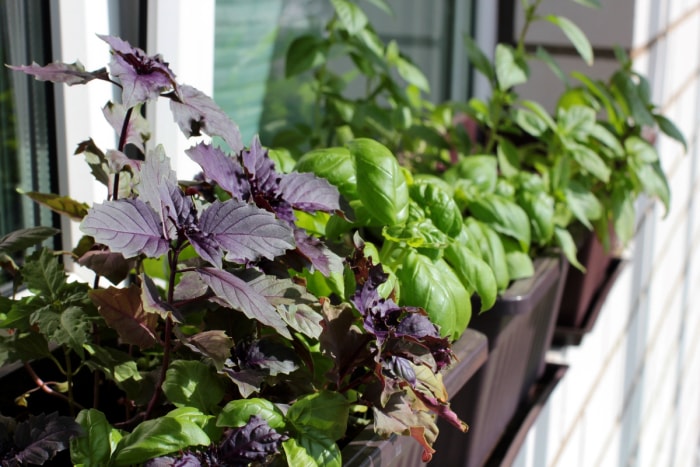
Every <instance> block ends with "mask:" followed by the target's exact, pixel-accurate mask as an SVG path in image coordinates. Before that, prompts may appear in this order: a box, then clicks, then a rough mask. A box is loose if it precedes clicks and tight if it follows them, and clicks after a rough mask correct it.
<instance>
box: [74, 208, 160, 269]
mask: <svg viewBox="0 0 700 467" xmlns="http://www.w3.org/2000/svg"><path fill="white" fill-rule="evenodd" d="M80 230H82V231H83V232H84V233H85V234H87V235H91V236H92V237H94V238H95V241H96V242H98V243H102V244H104V245H107V246H108V247H109V249H110V250H111V251H113V252H115V253H121V254H123V255H124V257H125V258H131V257H134V256H137V255H139V254H144V255H146V256H147V257H149V258H157V257H159V256H162V255H164V254H165V252H167V251H168V246H169V244H168V241H167V240H166V239H165V238H164V236H163V229H162V225H161V223H160V220H159V219H158V215H157V214H156V212H155V211H154V210H153V209H151V208H150V207H149V206H148V205H147V204H146V203H144V202H143V201H141V200H139V199H120V200H117V201H107V202H105V203H103V204H95V205H94V206H93V207H92V209H90V210H89V211H88V214H87V216H86V217H85V219H84V220H83V222H81V224H80Z"/></svg>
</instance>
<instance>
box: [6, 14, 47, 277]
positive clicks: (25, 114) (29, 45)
mask: <svg viewBox="0 0 700 467" xmlns="http://www.w3.org/2000/svg"><path fill="white" fill-rule="evenodd" d="M50 32H51V28H50V18H49V2H48V1H44V0H28V1H24V0H0V63H2V64H3V65H4V64H13V65H15V64H16V65H20V64H27V63H31V62H32V60H34V61H36V62H39V63H41V62H43V63H48V62H50V61H51V43H50ZM53 115H54V109H53V91H52V87H51V85H50V84H47V83H43V82H38V81H35V80H34V79H33V78H31V77H29V76H26V75H24V74H22V73H17V72H14V71H12V70H10V69H9V68H7V67H5V66H2V67H1V68H0V235H5V234H7V233H8V232H11V231H13V230H16V229H19V228H23V227H29V226H35V225H45V226H50V225H56V224H57V219H56V217H55V216H54V215H53V214H52V213H51V211H49V210H48V209H46V208H42V207H39V206H38V205H36V204H35V203H34V202H33V201H31V200H30V199H29V198H27V197H25V196H22V195H20V194H19V193H18V192H17V189H21V190H24V191H40V192H52V191H56V190H55V188H56V184H57V180H56V174H57V168H56V158H55V137H54V122H53ZM5 280H6V278H5V277H4V276H3V277H1V278H0V283H2V282H4V281H5Z"/></svg>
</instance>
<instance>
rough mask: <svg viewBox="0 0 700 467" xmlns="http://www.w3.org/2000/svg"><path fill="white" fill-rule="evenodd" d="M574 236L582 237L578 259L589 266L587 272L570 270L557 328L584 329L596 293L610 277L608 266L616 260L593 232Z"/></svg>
mask: <svg viewBox="0 0 700 467" xmlns="http://www.w3.org/2000/svg"><path fill="white" fill-rule="evenodd" d="M574 235H576V236H577V237H578V238H579V241H578V242H577V243H578V258H579V261H580V262H581V264H583V265H584V266H585V267H586V272H585V273H582V272H581V271H579V270H578V269H576V268H573V267H572V268H570V270H569V274H568V276H567V278H566V285H565V286H564V295H563V298H562V301H561V306H560V307H559V316H558V318H557V326H561V327H565V328H580V327H581V326H582V324H583V321H584V319H585V318H586V314H587V313H588V311H589V309H590V307H591V305H592V304H593V301H594V299H595V296H596V293H597V292H598V290H600V289H601V287H602V286H603V285H604V284H605V281H606V279H607V278H608V275H609V274H608V267H609V266H610V263H611V262H612V261H613V259H615V258H614V257H613V255H612V254H611V253H609V252H606V251H605V248H603V245H602V244H601V243H600V241H598V238H597V237H596V236H595V234H594V233H593V232H590V231H585V232H577V233H575V234H574Z"/></svg>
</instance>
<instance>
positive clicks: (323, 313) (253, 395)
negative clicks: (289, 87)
mask: <svg viewBox="0 0 700 467" xmlns="http://www.w3.org/2000/svg"><path fill="white" fill-rule="evenodd" d="M100 38H101V39H102V40H104V41H105V42H106V43H107V44H108V45H109V46H110V49H111V56H112V58H111V62H110V64H109V69H107V68H104V69H99V70H95V71H86V70H85V69H84V67H83V66H82V65H81V64H80V63H79V62H75V63H73V64H65V63H53V64H50V65H47V66H40V65H37V64H32V65H29V66H13V67H11V68H13V69H15V70H18V71H22V72H25V73H27V74H31V75H34V76H35V77H36V78H37V79H39V80H46V81H52V82H54V83H66V84H68V85H77V84H86V83H88V82H91V81H94V80H101V81H108V82H110V83H112V84H114V85H115V86H117V87H118V88H120V89H121V103H112V102H110V103H108V104H107V105H106V106H105V107H104V109H103V111H104V115H105V117H106V119H107V121H108V122H109V123H110V124H111V126H112V127H113V128H114V129H115V131H116V134H117V137H118V144H117V147H116V148H115V149H110V150H106V151H105V150H102V149H101V148H99V147H97V145H96V144H95V142H94V141H92V140H87V141H84V142H81V143H80V144H79V145H78V149H77V151H76V153H84V154H86V155H89V156H90V157H89V158H88V161H89V162H88V163H89V164H90V166H91V169H92V173H93V175H94V176H95V178H96V179H97V180H98V181H100V182H102V183H104V184H105V185H107V187H108V188H109V196H108V199H107V200H105V201H103V202H102V203H96V204H94V205H93V206H91V207H89V206H86V205H83V204H82V203H78V202H76V201H74V200H71V199H70V198H67V197H61V196H58V195H51V194H40V193H29V196H30V197H32V198H33V199H35V200H37V201H39V202H41V203H43V204H44V205H46V206H48V207H50V208H51V209H53V210H54V211H57V212H59V213H61V214H63V215H68V216H69V217H71V218H72V219H74V220H79V221H80V229H81V230H82V232H83V233H84V234H85V237H84V238H83V239H82V240H81V242H80V244H79V245H78V246H77V247H76V249H75V250H73V252H72V255H73V256H74V257H75V258H76V259H77V262H78V264H80V265H82V266H85V267H88V268H90V269H92V270H93V271H94V272H95V274H96V278H95V281H94V283H93V286H92V287H90V286H88V285H86V284H82V283H75V282H70V281H68V280H67V277H66V273H65V271H64V270H63V266H62V265H61V264H60V262H59V257H58V255H56V254H54V253H53V252H51V251H49V250H47V249H40V250H37V251H36V252H35V253H34V254H31V255H29V256H27V257H26V258H25V261H24V264H22V265H21V266H18V265H17V264H15V263H14V262H12V261H4V262H3V263H2V264H3V266H4V267H5V269H6V270H7V271H8V272H9V273H10V274H11V275H13V277H14V278H15V282H16V285H17V286H19V285H21V284H23V285H25V286H26V287H27V288H28V289H29V290H30V291H31V292H34V295H32V296H30V297H25V298H15V299H8V298H2V297H0V298H2V300H0V328H2V329H6V330H9V331H10V333H9V335H8V336H4V335H1V336H0V364H2V363H3V362H7V361H13V360H19V361H22V362H23V363H24V366H25V370H26V371H27V372H28V373H29V375H30V376H31V378H32V379H33V380H34V382H35V383H36V385H37V387H35V388H32V389H29V390H26V391H25V392H24V394H22V395H21V397H20V399H22V400H23V401H25V402H26V401H27V398H28V396H29V395H30V394H32V393H35V392H36V391H39V390H40V391H41V392H44V393H47V394H49V395H51V396H52V397H56V398H58V399H62V400H64V401H65V402H66V405H67V407H68V408H69V410H68V413H71V414H75V413H76V412H77V416H75V420H74V421H72V424H71V419H67V418H61V420H62V422H61V423H62V425H61V426H63V427H64V429H62V430H61V431H62V433H63V435H62V436H63V437H62V438H61V435H60V434H58V433H50V434H48V435H45V436H44V435H42V436H44V438H43V440H44V442H43V444H42V442H41V440H40V441H39V442H37V443H34V444H32V446H34V449H38V450H39V451H40V452H44V451H42V449H43V448H42V446H44V445H47V446H49V445H50V446H51V448H50V452H49V451H46V452H44V454H46V455H45V456H44V457H45V458H49V457H51V456H53V455H54V454H55V452H56V451H57V448H56V444H51V442H48V441H51V440H53V439H54V438H53V437H57V438H56V439H59V438H60V441H61V443H62V444H61V449H64V448H65V447H66V446H67V445H68V443H70V457H71V460H72V462H73V463H78V464H89V465H107V464H116V465H122V464H144V463H145V465H149V466H175V465H177V466H198V465H246V464H248V463H261V464H264V463H267V462H272V461H273V460H275V459H277V461H279V460H280V459H282V460H285V461H286V462H287V463H288V464H290V465H298V464H302V463H303V464H304V465H341V454H340V447H339V445H338V441H339V440H342V439H345V438H346V436H347V434H346V433H347V431H348V420H349V419H353V418H355V417H354V416H352V414H353V413H354V412H353V411H352V410H351V408H352V407H356V406H361V405H364V406H371V407H372V414H373V423H374V426H375V430H376V431H377V432H379V433H381V434H384V435H387V434H391V433H395V432H398V433H402V434H410V435H411V436H413V437H414V438H415V439H416V440H417V441H418V442H420V443H421V445H422V446H423V450H424V452H423V460H426V461H427V460H429V459H430V456H431V454H432V452H433V450H432V447H431V445H432V443H433V441H434V440H435V437H436V436H437V427H436V425H435V419H434V415H435V414H437V415H439V416H442V417H444V418H446V419H447V420H449V421H450V422H451V423H452V424H454V425H455V426H456V427H458V428H459V429H462V430H466V425H465V424H464V423H463V422H461V421H460V420H459V419H458V417H457V416H456V415H455V414H454V413H453V412H452V411H451V410H450V409H449V406H448V404H447V395H446V394H445V391H444V386H443V385H442V381H441V379H440V377H439V372H440V370H442V369H444V368H445V367H447V366H448V365H449V364H450V363H451V361H452V360H453V358H454V356H453V354H452V352H451V351H450V346H449V342H448V340H447V339H444V338H441V337H440V334H439V332H438V329H437V328H436V327H435V325H433V324H432V323H431V322H430V320H429V319H428V318H427V316H426V315H425V313H424V312H423V310H421V309H419V308H411V307H400V306H398V305H397V304H396V303H395V302H394V300H393V299H392V298H391V297H386V296H381V295H380V293H379V286H380V285H381V284H383V283H384V282H385V281H386V280H387V275H386V274H385V273H384V271H383V269H382V267H381V265H379V264H373V262H372V260H371V259H370V258H367V257H365V255H364V252H363V243H362V240H361V239H359V237H356V238H354V239H349V241H348V242H346V244H344V245H331V246H329V245H328V244H327V243H326V242H325V241H324V240H323V239H322V238H320V237H318V236H316V235H312V234H310V233H308V232H307V231H306V230H305V229H303V228H301V227H300V226H299V222H298V220H297V218H298V217H299V216H300V213H305V215H312V216H313V215H316V213H319V212H320V213H327V214H329V215H339V216H343V213H342V211H341V208H340V197H339V194H338V191H337V190H336V188H335V187H334V186H332V185H331V184H329V183H328V182H327V181H326V180H325V179H321V178H318V177H316V176H314V175H312V174H309V173H282V172H280V171H278V170H277V169H276V166H275V164H274V162H273V160H272V159H271V158H270V157H269V153H268V150H267V149H265V148H264V147H263V146H262V144H261V142H260V141H259V140H258V139H257V138H255V139H254V140H253V141H252V143H251V144H250V146H249V147H244V145H243V143H242V141H241V136H240V133H239V131H238V128H237V126H236V124H235V123H234V122H233V121H232V120H231V119H230V118H229V117H228V116H227V115H226V114H225V113H224V112H223V111H222V110H221V109H220V108H219V107H218V106H217V105H216V104H215V103H214V102H213V100H212V99H211V98H209V97H208V96H206V95H204V94H203V93H202V92H200V91H198V90H197V89H195V88H193V87H191V86H187V85H184V84H180V83H179V82H178V81H177V79H176V76H175V74H174V73H173V72H172V71H171V70H170V68H169V66H168V64H167V63H166V62H164V61H163V59H162V58H161V57H160V56H159V55H155V56H149V55H147V54H146V53H145V52H144V51H143V50H140V49H138V48H135V47H132V46H131V45H129V44H128V43H127V42H125V41H123V40H121V39H118V38H115V37H109V36H100ZM162 98H165V99H168V100H169V101H170V109H171V111H172V114H173V117H174V120H175V122H176V124H177V125H178V126H179V128H180V129H181V130H182V132H183V133H184V134H185V136H187V137H191V136H200V135H202V134H204V135H208V136H210V137H217V138H218V139H220V141H222V142H223V143H222V144H220V145H215V144H214V143H211V142H200V143H198V144H196V145H194V146H192V147H191V148H190V149H188V150H187V151H186V153H187V155H188V156H189V157H190V158H191V159H192V160H194V161H195V162H196V163H197V164H199V166H200V167H201V169H202V172H201V173H200V174H199V175H198V176H197V177H196V178H195V180H193V181H188V182H185V181H181V180H178V177H177V175H176V173H175V172H174V171H173V170H172V169H171V167H170V162H169V158H168V156H167V155H166V154H165V152H164V150H163V148H162V147H161V146H156V147H151V145H150V144H149V141H148V139H149V137H150V131H149V130H148V123H147V120H146V119H145V118H144V116H143V114H142V108H143V105H144V104H145V103H146V102H148V101H150V100H154V99H162ZM218 139H217V140H218ZM54 233H55V232H54V231H53V230H50V229H45V228H36V229H25V230H23V231H20V232H15V233H12V234H9V235H6V236H5V237H3V238H2V239H0V255H4V257H8V254H9V253H14V252H16V251H20V250H24V249H26V248H27V247H29V246H31V245H34V244H36V243H38V242H39V241H41V240H43V239H44V238H46V237H48V236H50V235H53V234H54ZM341 251H342V253H337V252H341ZM343 257H345V259H343ZM304 271H306V273H304ZM314 271H316V272H317V273H320V274H322V275H324V276H329V275H331V274H335V275H340V276H341V277H342V276H343V275H345V278H346V280H345V283H347V284H348V286H347V287H346V290H347V291H348V292H347V294H337V293H336V294H333V295H332V296H330V297H319V296H316V295H314V294H313V293H311V292H310V291H309V290H308V289H307V288H306V287H305V284H306V279H305V278H306V277H309V276H308V274H309V273H314ZM101 277H105V278H107V279H109V280H110V281H111V282H112V283H114V284H120V286H118V287H117V286H109V287H106V288H105V287H100V286H99V285H100V278H101ZM343 295H346V296H343ZM53 347H57V348H58V349H60V351H59V354H60V357H61V358H63V359H64V360H63V361H60V359H59V358H58V357H56V356H55V355H54V354H55V352H54V353H52V352H51V351H50V350H49V349H50V348H53ZM44 357H46V358H47V359H49V360H51V361H53V362H54V363H55V364H56V366H57V367H58V368H59V371H60V372H61V373H62V374H63V375H65V378H66V379H67V381H65V382H46V381H44V380H42V379H41V377H40V376H39V375H38V374H37V372H36V371H35V368H34V365H33V363H32V361H33V360H36V359H40V358H44ZM76 362H77V363H76ZM86 373H87V374H89V375H91V377H92V380H91V383H90V382H89V383H87V384H86V383H85V382H84V379H81V378H84V376H85V374H86ZM86 389H87V390H86ZM106 389H108V390H106ZM113 393H116V394H117V396H116V397H115V398H114V399H108V398H107V397H108V396H107V394H113ZM115 400H116V401H119V403H118V405H117V404H116V403H115V402H114V401H115ZM115 406H118V407H119V409H118V410H114V407H115ZM1 420H4V418H2V417H0V421H1ZM57 426H58V425H57ZM65 427H68V428H65ZM47 437H48V438H49V439H48V441H47ZM15 438H17V435H15ZM12 439H14V438H12V436H11V430H10V429H9V428H4V427H3V426H0V461H2V462H3V465H5V464H4V462H5V461H7V462H10V465H14V464H12V463H11V462H14V461H13V459H14V460H16V459H18V458H17V456H18V455H19V454H18V453H21V452H22V450H21V449H20V448H21V446H20V448H18V447H17V446H15V445H12V442H11V440H12ZM69 440H70V441H69ZM108 440H112V442H111V443H110V442H108ZM37 446H39V447H38V448H37ZM47 449H48V448H47ZM13 456H14V457H13Z"/></svg>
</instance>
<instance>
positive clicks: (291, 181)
mask: <svg viewBox="0 0 700 467" xmlns="http://www.w3.org/2000/svg"><path fill="white" fill-rule="evenodd" d="M279 191H280V193H281V195H282V197H283V198H284V200H285V201H287V202H288V203H289V204H291V205H292V206H293V207H294V208H295V209H299V210H301V211H306V212H314V211H325V212H333V211H338V210H340V193H339V192H338V189H337V188H336V187H335V186H333V185H331V184H330V183H328V180H326V179H325V178H319V177H317V176H315V175H314V174H312V173H310V172H305V173H297V172H293V173H290V174H286V175H284V176H283V177H282V180H281V181H280V185H279Z"/></svg>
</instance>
